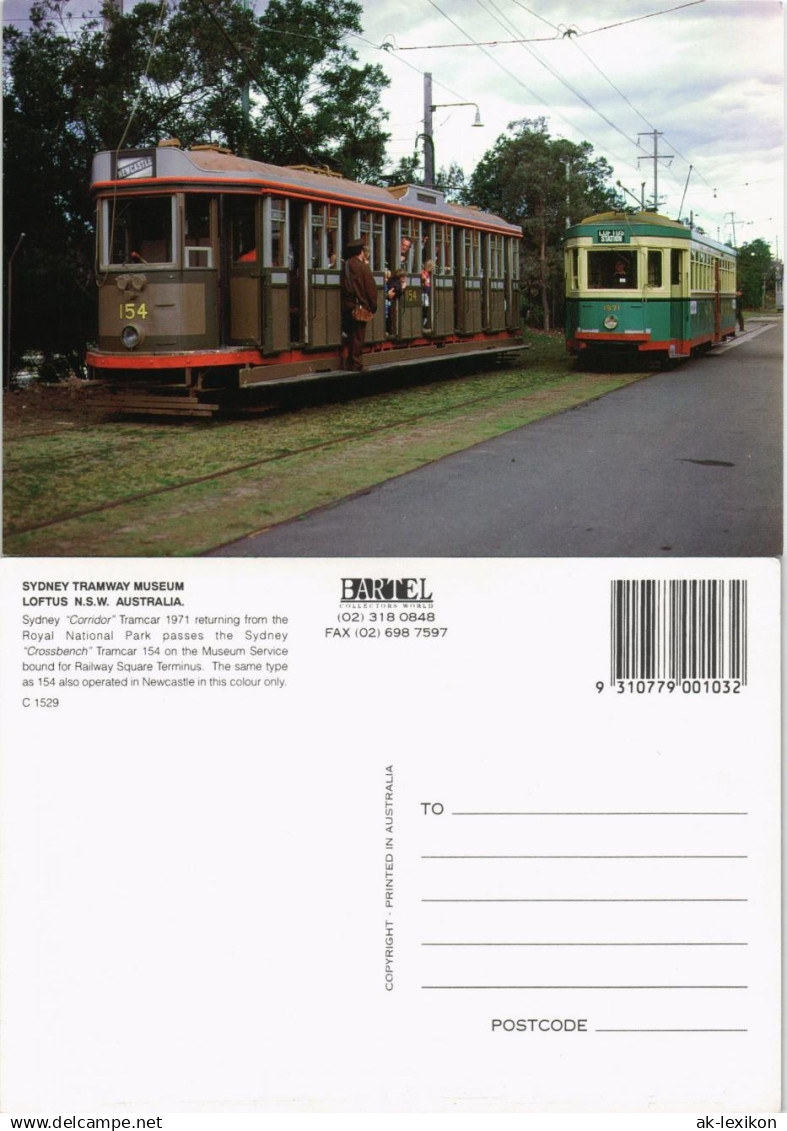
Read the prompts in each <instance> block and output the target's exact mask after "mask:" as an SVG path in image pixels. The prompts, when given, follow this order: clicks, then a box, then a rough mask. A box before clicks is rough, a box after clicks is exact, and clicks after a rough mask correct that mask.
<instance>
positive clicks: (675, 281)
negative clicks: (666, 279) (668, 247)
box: [670, 248, 681, 287]
mask: <svg viewBox="0 0 787 1131" xmlns="http://www.w3.org/2000/svg"><path fill="white" fill-rule="evenodd" d="M680 261H681V252H679V251H678V250H677V248H673V249H672V251H671V253H670V263H671V269H670V277H671V280H672V286H673V287H679V286H680Z"/></svg>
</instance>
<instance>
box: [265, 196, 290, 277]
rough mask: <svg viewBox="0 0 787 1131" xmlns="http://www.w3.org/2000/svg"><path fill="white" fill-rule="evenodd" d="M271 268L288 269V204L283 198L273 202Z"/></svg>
mask: <svg viewBox="0 0 787 1131" xmlns="http://www.w3.org/2000/svg"><path fill="white" fill-rule="evenodd" d="M268 266H270V267H288V266H289V257H288V254H287V202H286V201H285V200H284V199H283V197H280V196H277V197H273V199H272V200H271V261H270V264H268Z"/></svg>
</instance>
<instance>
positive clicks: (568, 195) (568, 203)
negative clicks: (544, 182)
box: [561, 157, 571, 228]
mask: <svg viewBox="0 0 787 1131" xmlns="http://www.w3.org/2000/svg"><path fill="white" fill-rule="evenodd" d="M561 161H562V162H563V164H564V165H565V166H566V227H567V228H570V227H571V215H570V212H571V158H570V157H561Z"/></svg>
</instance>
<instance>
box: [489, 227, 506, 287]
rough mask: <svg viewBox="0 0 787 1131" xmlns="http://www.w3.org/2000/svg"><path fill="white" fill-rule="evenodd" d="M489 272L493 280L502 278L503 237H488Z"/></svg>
mask: <svg viewBox="0 0 787 1131" xmlns="http://www.w3.org/2000/svg"><path fill="white" fill-rule="evenodd" d="M489 272H490V274H491V276H492V278H493V279H502V278H503V237H502V236H490V237H489Z"/></svg>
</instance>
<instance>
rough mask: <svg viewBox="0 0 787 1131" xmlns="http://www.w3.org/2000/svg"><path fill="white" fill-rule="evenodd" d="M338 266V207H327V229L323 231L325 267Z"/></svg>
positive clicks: (336, 205)
mask: <svg viewBox="0 0 787 1131" xmlns="http://www.w3.org/2000/svg"><path fill="white" fill-rule="evenodd" d="M338 264H339V206H338V204H329V205H328V227H327V229H326V231H325V266H326V267H337V266H338Z"/></svg>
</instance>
